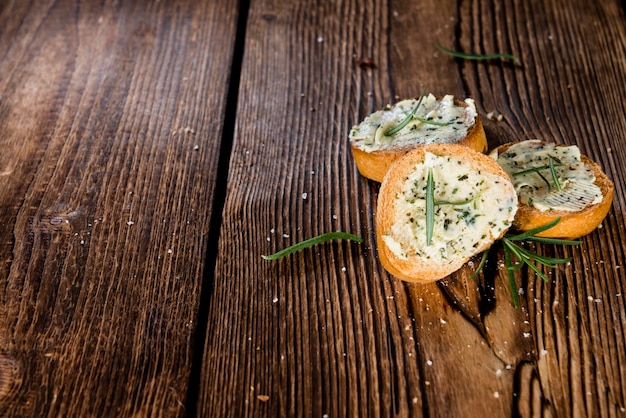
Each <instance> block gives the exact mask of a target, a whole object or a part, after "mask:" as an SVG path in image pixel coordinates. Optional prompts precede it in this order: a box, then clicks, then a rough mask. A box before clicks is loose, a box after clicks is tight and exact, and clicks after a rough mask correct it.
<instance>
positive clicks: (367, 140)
mask: <svg viewBox="0 0 626 418" xmlns="http://www.w3.org/2000/svg"><path fill="white" fill-rule="evenodd" d="M417 103H418V100H417V99H408V100H402V101H400V102H398V103H396V104H395V105H393V106H387V107H386V108H385V109H383V110H379V111H377V112H374V113H372V114H371V115H369V116H368V117H366V118H365V120H363V122H361V123H360V124H358V125H356V126H354V127H353V128H352V130H351V131H350V140H351V141H352V142H353V143H354V144H356V146H358V148H360V149H361V150H363V151H365V152H373V151H382V150H386V149H391V148H398V149H401V148H405V147H412V146H415V145H416V144H430V143H434V142H439V143H455V142H458V141H460V140H461V139H463V138H465V137H466V136H467V134H468V131H469V129H470V128H471V127H472V126H474V124H475V123H476V115H477V113H476V106H475V104H474V101H473V100H472V99H466V100H465V104H466V105H467V106H459V105H457V104H455V103H454V96H452V95H447V96H444V97H443V99H441V100H437V98H436V97H435V96H433V95H432V94H429V95H428V96H425V97H424V99H423V100H422V103H421V104H420V106H419V108H418V109H417V110H416V112H415V114H414V115H413V118H412V119H411V121H409V123H408V124H407V125H406V126H405V127H403V128H402V129H400V130H399V131H398V132H396V133H395V134H393V135H389V136H386V135H385V132H388V131H389V130H390V129H393V128H394V127H396V126H397V125H398V124H399V123H401V122H402V121H403V120H404V119H406V117H407V115H409V114H410V113H411V111H412V110H413V109H414V108H415V106H416V105H417Z"/></svg>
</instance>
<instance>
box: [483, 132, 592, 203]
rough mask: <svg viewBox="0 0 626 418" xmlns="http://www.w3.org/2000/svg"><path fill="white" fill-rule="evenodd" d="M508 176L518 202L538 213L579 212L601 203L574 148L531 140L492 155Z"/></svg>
mask: <svg viewBox="0 0 626 418" xmlns="http://www.w3.org/2000/svg"><path fill="white" fill-rule="evenodd" d="M492 156H493V157H494V158H496V161H497V162H498V164H500V166H501V167H502V168H504V170H505V171H506V172H507V173H508V174H509V176H511V179H512V180H513V184H514V186H515V190H516V191H517V194H518V196H519V199H520V202H522V203H523V204H525V205H528V206H533V207H535V208H536V209H538V210H540V211H550V210H561V211H571V212H578V211H581V210H583V209H584V208H586V207H587V206H590V205H593V204H596V203H600V202H601V201H602V191H601V190H600V188H599V187H598V186H596V185H595V184H594V182H595V180H596V178H595V176H594V174H593V171H592V170H591V169H589V168H587V167H586V166H585V164H584V163H582V162H581V160H580V150H579V149H578V147H576V146H563V145H555V144H549V143H545V142H542V141H539V140H530V141H523V142H519V143H516V144H514V145H512V146H510V147H509V148H508V149H507V150H506V151H505V152H503V153H501V154H500V155H492Z"/></svg>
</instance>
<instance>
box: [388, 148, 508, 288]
mask: <svg viewBox="0 0 626 418" xmlns="http://www.w3.org/2000/svg"><path fill="white" fill-rule="evenodd" d="M516 211H517V195H516V193H515V188H514V187H513V183H512V182H511V180H510V179H509V176H508V175H507V174H506V172H505V171H504V170H503V169H502V168H501V167H500V166H499V165H498V164H497V163H496V162H495V161H494V160H493V159H491V158H489V156H487V155H485V154H482V153H479V152H477V151H474V150H472V149H470V148H468V147H466V146H463V145H458V144H429V145H425V146H423V147H418V148H415V149H414V150H411V151H409V152H407V153H406V154H405V155H403V156H402V157H400V158H398V160H397V161H396V162H395V163H394V164H393V166H392V167H391V169H390V170H389V172H388V173H387V175H386V176H385V178H384V179H383V182H382V184H381V187H380V191H379V196H378V207H377V216H376V235H377V237H376V241H377V246H378V255H379V259H380V261H381V264H382V265H383V267H385V269H386V270H387V271H389V272H390V273H391V274H393V275H394V276H396V277H398V278H400V279H402V280H406V281H411V282H421V283H426V282H432V281H435V280H438V279H441V278H443V277H445V276H447V275H449V274H451V273H453V272H454V271H456V270H458V269H459V268H461V266H463V264H464V263H466V262H467V261H468V260H469V259H470V258H471V257H472V256H474V255H476V254H478V253H480V252H482V251H484V250H486V249H487V248H489V247H490V246H491V245H492V244H493V242H494V241H495V240H497V239H499V238H501V237H502V236H503V235H504V233H505V232H506V231H507V230H508V229H509V227H510V226H511V224H512V222H513V219H514V217H515V213H516Z"/></svg>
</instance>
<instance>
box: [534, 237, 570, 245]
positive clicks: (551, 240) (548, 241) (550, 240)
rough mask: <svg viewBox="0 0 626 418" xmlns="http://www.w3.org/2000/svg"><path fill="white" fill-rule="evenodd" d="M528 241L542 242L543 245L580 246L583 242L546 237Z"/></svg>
mask: <svg viewBox="0 0 626 418" xmlns="http://www.w3.org/2000/svg"><path fill="white" fill-rule="evenodd" d="M526 241H533V242H541V243H543V244H557V245H578V244H580V243H581V242H582V241H579V240H571V239H561V238H546V237H529V238H526Z"/></svg>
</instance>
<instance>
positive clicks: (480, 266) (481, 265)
mask: <svg viewBox="0 0 626 418" xmlns="http://www.w3.org/2000/svg"><path fill="white" fill-rule="evenodd" d="M488 256H489V250H488V249H487V250H485V251H483V256H482V257H481V258H480V263H479V264H478V267H477V268H476V271H475V272H474V274H472V275H471V276H470V280H474V279H475V278H476V276H478V274H479V273H480V272H481V271H482V270H483V268H484V267H485V263H486V262H487V258H488Z"/></svg>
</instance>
